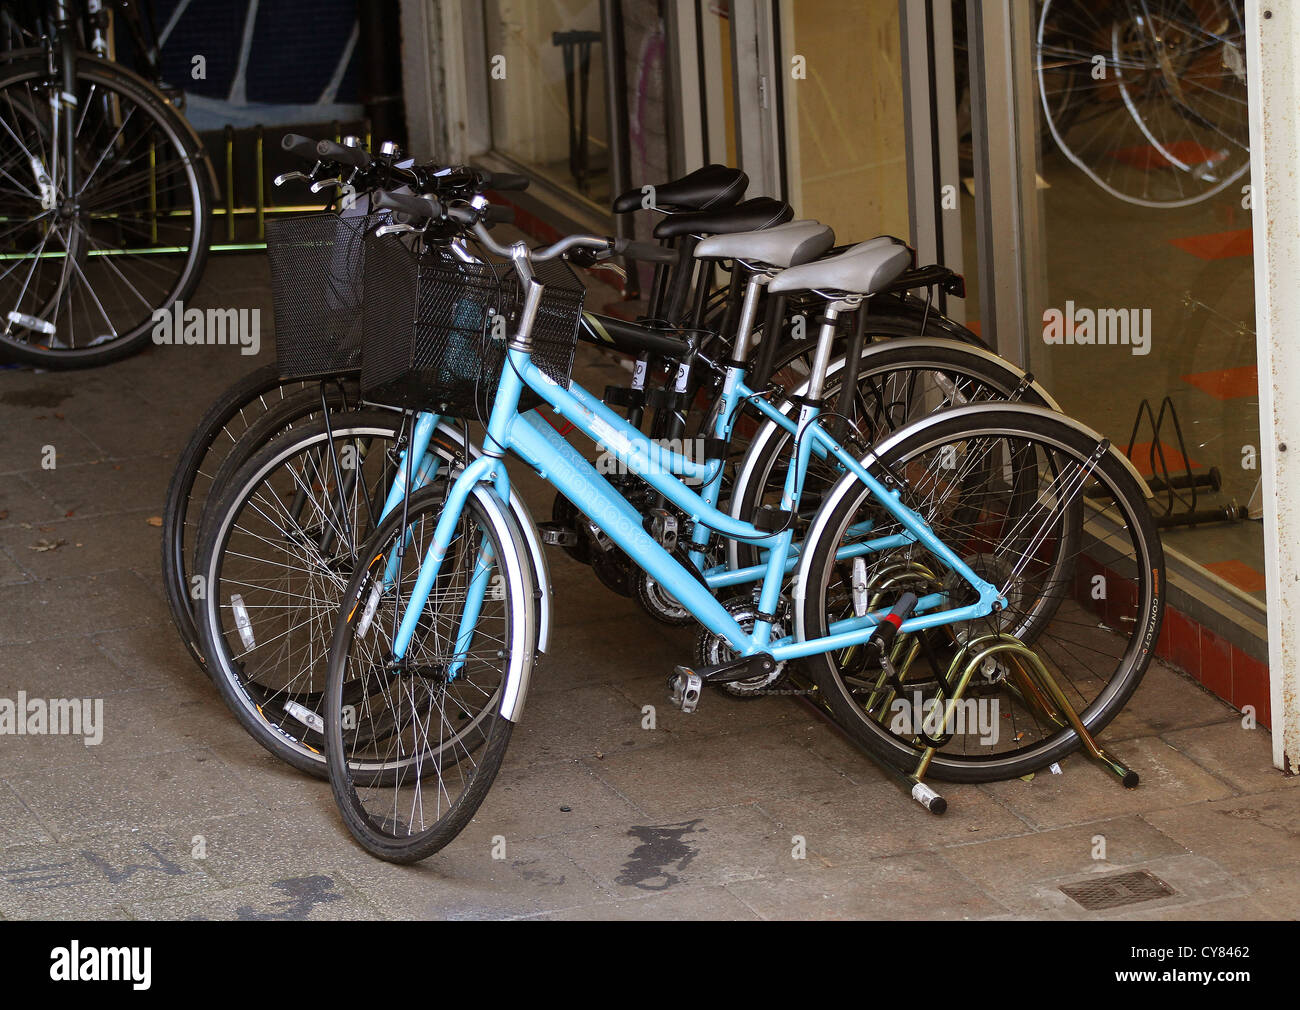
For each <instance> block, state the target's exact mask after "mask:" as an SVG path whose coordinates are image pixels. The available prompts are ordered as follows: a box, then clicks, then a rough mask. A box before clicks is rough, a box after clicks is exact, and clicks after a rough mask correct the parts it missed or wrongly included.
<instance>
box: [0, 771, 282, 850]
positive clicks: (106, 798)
mask: <svg viewBox="0 0 1300 1010" xmlns="http://www.w3.org/2000/svg"><path fill="white" fill-rule="evenodd" d="M7 781H8V783H9V786H10V787H11V788H12V789H13V791H14V793H15V794H17V796H18V797H19V799H21V800H22V802H23V803H24V804H25V805H26V806H27V808H28V809H29V810H31V811H32V813H33V814H34V815H35V816H36V817H37V818H39V819H40V821H41V823H42V824H44V825H47V826H48V827H49V829H50V830H51V831H52V832H53V833H54V834H55V835H56V836H57V837H58V838H60V839H74V838H82V837H86V836H90V835H95V834H101V833H104V832H106V831H112V830H125V831H129V830H131V829H132V828H144V827H150V826H166V825H172V824H177V825H184V824H185V823H187V822H190V821H195V820H203V819H207V818H209V817H213V816H216V815H220V814H236V813H243V812H247V811H250V810H254V809H256V808H257V806H256V801H255V800H254V798H253V797H252V796H251V795H250V794H249V792H248V791H247V790H245V789H242V788H241V787H240V783H239V782H238V781H237V780H236V779H235V778H234V777H233V776H232V775H231V772H230V768H229V767H228V766H227V765H226V764H225V763H224V762H222V761H221V760H219V759H218V758H217V757H216V755H214V754H213V753H212V752H211V751H204V750H191V751H188V752H185V753H179V754H175V755H171V756H169V758H168V760H166V761H157V760H153V759H151V758H139V757H133V758H128V759H126V760H117V761H96V762H94V763H90V762H88V763H87V764H86V765H84V766H83V767H82V768H81V769H79V771H78V772H77V773H76V774H75V775H73V774H69V773H68V772H67V771H66V770H64V769H62V768H52V769H50V770H48V771H46V772H37V773H31V774H27V775H23V776H19V777H15V778H12V779H8V780H7Z"/></svg>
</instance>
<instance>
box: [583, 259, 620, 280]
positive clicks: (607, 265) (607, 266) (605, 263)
mask: <svg viewBox="0 0 1300 1010" xmlns="http://www.w3.org/2000/svg"><path fill="white" fill-rule="evenodd" d="M587 269H588V270H608V271H609V272H610V273H612V274H614V275H616V276H617V277H618V278H619V280H623V281H626V280H627V271H626V270H624V269H623V268H622V267H621V266H619V265H618V264H617V263H614V262H612V261H610V260H601V261H599V262H597V263H593V264H592V265H591V266H589V267H588V268H587Z"/></svg>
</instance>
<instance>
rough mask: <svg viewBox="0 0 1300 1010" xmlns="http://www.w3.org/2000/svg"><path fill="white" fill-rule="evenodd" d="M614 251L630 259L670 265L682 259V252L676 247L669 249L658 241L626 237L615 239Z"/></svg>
mask: <svg viewBox="0 0 1300 1010" xmlns="http://www.w3.org/2000/svg"><path fill="white" fill-rule="evenodd" d="M614 252H615V253H617V254H618V255H619V256H626V257H627V258H628V259H630V260H641V261H642V262H644V263H665V264H667V265H668V266H676V265H677V263H678V261H679V260H681V254H680V253H679V252H678V251H677V250H676V249H669V248H668V247H667V246H662V245H660V244H659V243H658V242H638V241H633V240H632V239H626V238H620V239H615V241H614Z"/></svg>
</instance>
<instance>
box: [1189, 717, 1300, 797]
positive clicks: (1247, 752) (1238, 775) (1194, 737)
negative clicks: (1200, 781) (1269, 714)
mask: <svg viewBox="0 0 1300 1010" xmlns="http://www.w3.org/2000/svg"><path fill="white" fill-rule="evenodd" d="M1242 721H1243V717H1242V716H1241V715H1238V716H1237V718H1235V719H1232V720H1229V721H1228V722H1222V723H1215V724H1214V725H1212V726H1201V727H1199V728H1197V729H1188V730H1181V731H1179V732H1177V733H1166V734H1165V735H1164V739H1165V741H1166V742H1167V743H1168V744H1169V745H1170V746H1171V747H1173V748H1174V749H1175V750H1177V751H1179V752H1180V753H1183V754H1186V755H1187V756H1188V757H1189V758H1191V759H1192V760H1193V761H1195V762H1196V763H1197V764H1198V765H1200V766H1201V767H1202V768H1204V769H1205V770H1206V771H1208V772H1209V773H1210V774H1211V775H1214V776H1215V777H1216V778H1219V779H1222V780H1223V781H1224V782H1226V783H1227V784H1228V785H1229V786H1231V787H1232V789H1233V790H1234V791H1236V792H1239V793H1264V792H1272V791H1273V790H1274V789H1291V788H1294V787H1295V786H1297V785H1300V775H1287V774H1286V773H1285V772H1283V771H1281V770H1279V769H1277V768H1274V767H1273V739H1272V737H1271V736H1270V735H1269V734H1268V731H1267V730H1263V729H1260V728H1258V727H1255V728H1253V729H1247V728H1246V727H1245V726H1243V725H1242Z"/></svg>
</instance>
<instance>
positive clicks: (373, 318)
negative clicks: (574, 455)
mask: <svg viewBox="0 0 1300 1010" xmlns="http://www.w3.org/2000/svg"><path fill="white" fill-rule="evenodd" d="M365 267H366V281H365V285H366V297H365V305H364V308H363V311H362V320H363V327H362V330H363V333H364V337H363V341H362V342H363V345H364V353H363V355H362V367H361V392H362V395H363V396H365V397H366V398H367V399H369V400H372V401H375V402H378V403H385V404H389V405H391V406H395V407H401V408H404V409H411V410H430V411H434V412H436V413H439V414H442V415H445V416H453V417H466V418H470V419H474V420H484V421H486V419H487V417H488V415H489V413H490V412H491V410H492V403H493V400H494V399H495V398H496V391H497V385H498V383H499V381H500V379H501V369H502V368H503V367H504V365H505V361H506V344H507V342H508V340H509V338H510V337H511V336H513V335H514V333H515V329H516V327H517V326H518V323H519V315H520V311H521V309H522V308H523V288H522V285H521V284H520V281H519V277H518V275H517V274H516V273H515V271H514V268H513V267H512V266H511V265H510V264H509V263H486V262H482V263H466V262H464V261H463V260H461V259H460V258H459V257H457V256H455V255H454V254H453V253H452V252H451V251H450V250H449V249H447V248H445V247H442V246H433V247H429V248H427V249H425V250H424V251H423V252H416V251H415V250H413V249H412V248H411V247H410V246H408V245H407V244H406V242H404V241H399V240H395V239H393V238H390V237H388V236H385V237H383V238H376V237H374V236H373V235H372V236H371V238H370V239H369V240H368V242H367V250H366V264H365ZM533 273H534V276H535V277H536V278H537V281H538V283H540V284H542V285H543V286H544V288H545V290H544V292H543V294H542V298H541V303H540V305H539V307H538V312H537V319H536V322H535V323H534V325H533V332H532V344H533V351H532V359H533V363H534V364H536V365H537V367H538V368H540V369H541V370H542V372H543V373H545V374H546V375H547V376H549V377H550V378H551V379H554V380H555V382H557V383H558V384H560V385H562V386H565V387H566V388H567V387H568V385H569V373H570V372H571V371H572V370H573V352H574V347H575V345H576V344H577V339H578V323H579V322H580V320H581V318H582V301H583V297H584V295H585V294H586V289H585V288H584V287H583V285H582V282H581V281H580V280H578V278H577V276H576V275H575V274H574V272H573V271H572V270H571V269H570V268H569V266H568V265H567V264H566V263H563V262H561V261H558V260H552V261H547V262H542V263H537V264H535V265H534V267H533ZM539 403H541V400H540V399H539V398H538V397H537V396H536V395H535V394H533V393H531V392H530V391H529V390H527V389H525V390H524V393H523V396H522V397H521V399H520V403H519V409H520V410H521V411H522V410H529V409H531V408H532V407H535V406H537V405H538V404H539Z"/></svg>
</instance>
